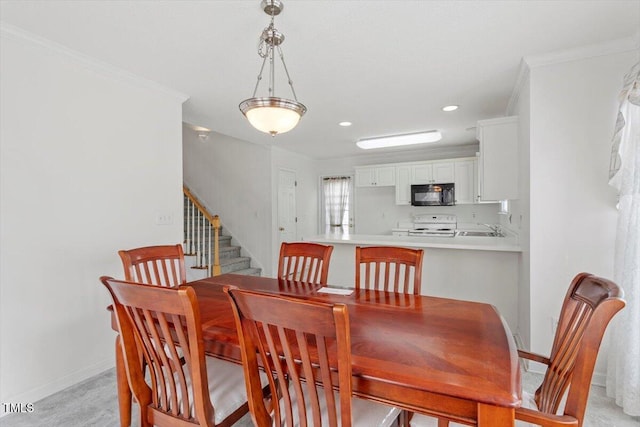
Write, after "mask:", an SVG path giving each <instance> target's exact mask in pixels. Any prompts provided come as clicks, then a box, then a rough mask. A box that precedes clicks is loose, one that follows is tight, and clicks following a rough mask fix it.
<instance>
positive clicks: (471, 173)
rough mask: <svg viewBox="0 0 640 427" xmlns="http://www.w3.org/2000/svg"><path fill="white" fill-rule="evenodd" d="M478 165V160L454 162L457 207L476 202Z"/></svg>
mask: <svg viewBox="0 0 640 427" xmlns="http://www.w3.org/2000/svg"><path fill="white" fill-rule="evenodd" d="M477 164H478V162H477V160H476V159H467V160H456V161H455V162H454V168H455V181H454V183H455V184H456V187H455V195H456V205H462V204H473V203H475V202H476V196H477V195H476V188H477V187H476V176H477V171H476V169H477Z"/></svg>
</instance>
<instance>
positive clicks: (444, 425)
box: [438, 418, 449, 427]
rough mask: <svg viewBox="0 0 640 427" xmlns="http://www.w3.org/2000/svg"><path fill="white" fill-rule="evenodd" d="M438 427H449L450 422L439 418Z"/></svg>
mask: <svg viewBox="0 0 640 427" xmlns="http://www.w3.org/2000/svg"><path fill="white" fill-rule="evenodd" d="M438 427H449V420H444V419H442V418H438Z"/></svg>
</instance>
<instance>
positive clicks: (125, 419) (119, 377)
mask: <svg viewBox="0 0 640 427" xmlns="http://www.w3.org/2000/svg"><path fill="white" fill-rule="evenodd" d="M124 363H125V362H124V354H122V347H121V344H120V335H118V336H117V337H116V381H117V383H118V407H119V409H120V427H129V426H130V425H131V397H132V395H131V389H130V388H129V382H128V381H127V372H126V368H125V366H124Z"/></svg>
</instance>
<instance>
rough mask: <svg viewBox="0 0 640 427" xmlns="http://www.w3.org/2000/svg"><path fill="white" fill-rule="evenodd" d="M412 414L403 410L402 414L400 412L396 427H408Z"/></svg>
mask: <svg viewBox="0 0 640 427" xmlns="http://www.w3.org/2000/svg"><path fill="white" fill-rule="evenodd" d="M411 414H413V413H412V412H409V411H405V410H403V411H402V412H400V416H399V417H398V426H400V427H409V419H410V416H409V415H411Z"/></svg>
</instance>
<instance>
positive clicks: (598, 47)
mask: <svg viewBox="0 0 640 427" xmlns="http://www.w3.org/2000/svg"><path fill="white" fill-rule="evenodd" d="M638 49H640V32H639V33H637V34H636V35H635V36H631V37H626V38H623V39H617V40H611V41H608V42H604V43H598V44H593V45H588V46H581V47H577V48H573V49H566V50H558V51H555V52H549V53H544V54H540V55H529V56H525V57H523V58H522V60H521V61H520V69H519V72H518V77H517V79H516V83H515V85H514V87H513V91H512V92H511V97H510V98H509V103H508V104H507V109H506V112H505V114H506V115H508V116H509V115H513V111H514V109H515V107H516V105H517V103H518V98H520V92H521V90H522V87H523V86H524V84H525V82H526V81H527V80H528V78H529V73H530V71H531V69H532V68H537V67H544V66H547V65H553V64H559V63H562V62H569V61H577V60H581V59H587V58H594V57H597V56H605V55H613V54H616V53H623V52H629V51H633V50H638Z"/></svg>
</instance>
